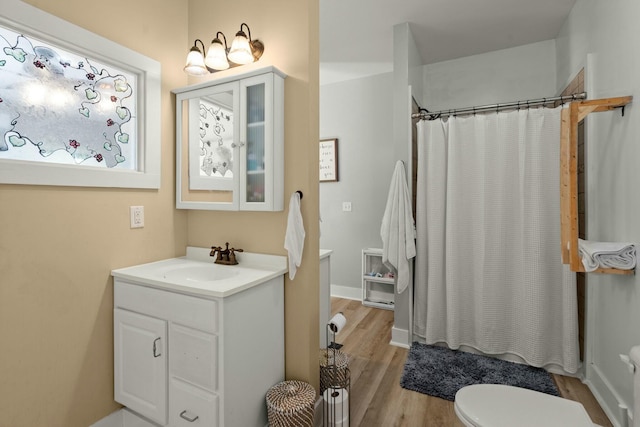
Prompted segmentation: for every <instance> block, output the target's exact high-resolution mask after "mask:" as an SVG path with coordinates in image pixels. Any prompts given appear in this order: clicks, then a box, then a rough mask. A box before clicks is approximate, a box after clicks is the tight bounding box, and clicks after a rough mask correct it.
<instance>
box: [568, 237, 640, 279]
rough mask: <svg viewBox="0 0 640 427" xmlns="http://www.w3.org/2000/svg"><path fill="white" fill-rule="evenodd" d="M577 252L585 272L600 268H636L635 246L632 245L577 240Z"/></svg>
mask: <svg viewBox="0 0 640 427" xmlns="http://www.w3.org/2000/svg"><path fill="white" fill-rule="evenodd" d="M578 252H579V253H580V256H581V257H582V265H584V269H585V271H587V272H591V271H594V270H596V269H597V268H599V267H602V268H617V269H618V270H633V269H634V268H635V267H636V246H635V244H633V243H618V242H594V241H589V240H582V239H578Z"/></svg>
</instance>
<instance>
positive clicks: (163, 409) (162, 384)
mask: <svg viewBox="0 0 640 427" xmlns="http://www.w3.org/2000/svg"><path fill="white" fill-rule="evenodd" d="M113 323H114V325H113V331H114V376H115V378H114V398H115V400H116V401H117V402H119V403H121V404H123V405H125V406H127V407H129V408H131V409H132V410H134V411H136V412H138V413H140V414H141V415H144V416H146V417H148V418H150V419H152V420H153V421H156V422H158V423H160V424H162V425H165V424H166V423H167V354H166V353H167V322H166V321H164V320H159V319H156V318H153V317H149V316H144V315H141V314H137V313H134V312H131V311H127V310H122V309H118V308H116V309H114V313H113Z"/></svg>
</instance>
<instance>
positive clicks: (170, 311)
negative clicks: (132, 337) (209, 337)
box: [113, 278, 218, 334]
mask: <svg viewBox="0 0 640 427" xmlns="http://www.w3.org/2000/svg"><path fill="white" fill-rule="evenodd" d="M113 298H114V305H115V307H120V308H125V309H127V310H131V311H135V312H138V313H143V314H146V315H149V316H153V317H158V318H161V319H166V320H169V321H172V322H176V323H179V324H181V325H185V326H189V327H191V328H195V329H199V330H201V331H206V332H211V333H214V334H215V333H217V332H218V303H217V301H214V300H208V299H204V298H197V297H192V296H189V295H183V294H178V293H175V292H170V291H164V290H161V289H154V288H149V287H146V286H142V285H134V284H132V283H128V282H124V281H122V280H120V279H117V278H116V279H115V280H114V290H113Z"/></svg>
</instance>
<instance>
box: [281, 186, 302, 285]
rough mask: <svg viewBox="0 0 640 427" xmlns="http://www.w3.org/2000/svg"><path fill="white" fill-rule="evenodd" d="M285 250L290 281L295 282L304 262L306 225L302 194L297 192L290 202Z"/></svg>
mask: <svg viewBox="0 0 640 427" xmlns="http://www.w3.org/2000/svg"><path fill="white" fill-rule="evenodd" d="M284 248H285V249H286V250H287V251H288V252H289V279H291V280H293V278H294V277H295V276H296V270H297V269H298V267H300V263H301V262H302V250H303V249H304V224H303V223H302V214H301V213H300V193H298V192H297V191H295V192H294V193H293V194H292V195H291V199H290V200H289V216H288V218H287V232H286V234H285V236H284Z"/></svg>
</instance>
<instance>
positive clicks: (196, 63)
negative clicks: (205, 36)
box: [184, 39, 209, 76]
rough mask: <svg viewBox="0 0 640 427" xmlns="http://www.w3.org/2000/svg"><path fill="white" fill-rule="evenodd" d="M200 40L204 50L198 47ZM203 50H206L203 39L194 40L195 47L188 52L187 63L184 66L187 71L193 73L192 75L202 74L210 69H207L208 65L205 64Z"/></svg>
mask: <svg viewBox="0 0 640 427" xmlns="http://www.w3.org/2000/svg"><path fill="white" fill-rule="evenodd" d="M198 42H200V44H201V45H202V51H200V49H199V48H198ZM202 52H204V43H202V40H200V39H196V41H195V42H193V47H192V48H191V49H190V50H189V53H188V54H187V63H186V65H185V66H184V72H185V73H187V74H191V75H192V76H202V75H205V74H208V73H209V70H207V67H206V66H205V65H204V58H203V57H202Z"/></svg>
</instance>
